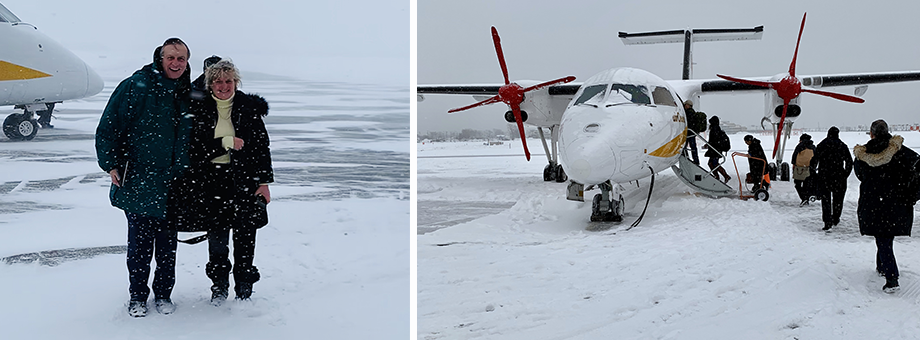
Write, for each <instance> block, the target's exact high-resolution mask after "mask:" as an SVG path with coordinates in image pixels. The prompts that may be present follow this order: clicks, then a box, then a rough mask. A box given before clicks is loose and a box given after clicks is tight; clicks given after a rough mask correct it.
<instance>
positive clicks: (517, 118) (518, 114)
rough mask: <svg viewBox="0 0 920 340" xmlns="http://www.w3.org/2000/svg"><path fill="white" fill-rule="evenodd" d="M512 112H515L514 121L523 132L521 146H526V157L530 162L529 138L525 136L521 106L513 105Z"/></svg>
mask: <svg viewBox="0 0 920 340" xmlns="http://www.w3.org/2000/svg"><path fill="white" fill-rule="evenodd" d="M511 111H512V112H514V121H515V122H517V126H518V131H520V132H521V144H523V145H524V156H526V157H527V160H528V161H530V150H528V149H527V137H526V136H524V122H522V121H521V105H520V104H513V105H511Z"/></svg>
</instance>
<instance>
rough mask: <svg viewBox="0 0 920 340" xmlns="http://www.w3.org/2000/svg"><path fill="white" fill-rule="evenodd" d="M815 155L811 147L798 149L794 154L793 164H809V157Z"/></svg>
mask: <svg viewBox="0 0 920 340" xmlns="http://www.w3.org/2000/svg"><path fill="white" fill-rule="evenodd" d="M814 156H815V152H814V151H813V150H812V149H807V148H806V149H804V150H802V151H799V154H798V155H797V156H795V165H796V166H805V167H807V166H808V165H809V164H811V158H812V157H814Z"/></svg>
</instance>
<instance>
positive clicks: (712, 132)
mask: <svg viewBox="0 0 920 340" xmlns="http://www.w3.org/2000/svg"><path fill="white" fill-rule="evenodd" d="M724 133H725V131H722V127H721V126H719V125H717V124H712V125H710V126H709V140H707V142H709V150H706V155H705V156H706V157H709V158H713V157H715V158H722V152H725V151H728V149H726V150H716V148H715V147H714V146H715V145H716V144H718V142H717V140H718V139H719V136H720V135H722V134H724ZM719 151H722V152H719Z"/></svg>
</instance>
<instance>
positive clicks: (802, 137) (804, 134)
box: [799, 133, 811, 141]
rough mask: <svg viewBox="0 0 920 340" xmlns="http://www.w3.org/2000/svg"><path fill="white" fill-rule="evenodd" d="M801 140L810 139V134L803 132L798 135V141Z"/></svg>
mask: <svg viewBox="0 0 920 340" xmlns="http://www.w3.org/2000/svg"><path fill="white" fill-rule="evenodd" d="M803 140H811V135H809V134H807V133H803V134H802V136H801V137H799V141H803Z"/></svg>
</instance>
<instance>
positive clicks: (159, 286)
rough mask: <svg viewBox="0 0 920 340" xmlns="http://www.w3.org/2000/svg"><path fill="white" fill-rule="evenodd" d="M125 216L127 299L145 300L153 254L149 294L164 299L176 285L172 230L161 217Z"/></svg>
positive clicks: (174, 246)
mask: <svg viewBox="0 0 920 340" xmlns="http://www.w3.org/2000/svg"><path fill="white" fill-rule="evenodd" d="M125 216H127V218H128V256H127V263H128V281H129V282H130V286H129V287H128V292H130V293H131V301H147V297H148V295H149V294H150V288H148V287H147V280H148V279H149V278H150V260H151V259H153V257H154V254H156V261H157V268H156V271H155V272H154V275H153V295H154V297H155V298H157V299H168V298H169V296H170V294H172V289H173V285H175V284H176V231H175V230H168V229H167V221H166V220H165V219H162V218H157V217H152V216H147V215H141V214H133V213H127V212H126V213H125Z"/></svg>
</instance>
